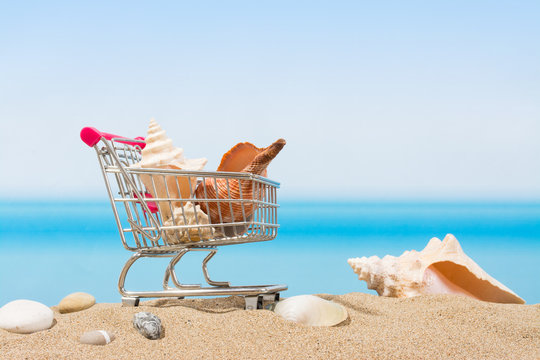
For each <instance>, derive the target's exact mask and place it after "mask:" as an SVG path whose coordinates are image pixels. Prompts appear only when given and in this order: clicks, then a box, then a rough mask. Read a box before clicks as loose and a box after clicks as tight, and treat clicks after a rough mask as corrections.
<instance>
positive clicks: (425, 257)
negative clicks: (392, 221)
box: [348, 234, 525, 304]
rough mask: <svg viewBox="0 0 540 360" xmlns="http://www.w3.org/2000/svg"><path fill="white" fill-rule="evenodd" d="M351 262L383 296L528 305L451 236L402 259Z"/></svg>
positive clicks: (408, 253)
mask: <svg viewBox="0 0 540 360" xmlns="http://www.w3.org/2000/svg"><path fill="white" fill-rule="evenodd" d="M348 263H349V265H350V266H351V267H352V268H353V270H354V272H355V273H356V274H358V279H360V280H364V281H366V282H367V284H368V288H369V289H372V290H376V291H377V293H378V294H379V295H381V296H392V297H412V296H417V295H421V294H461V295H466V296H469V297H472V298H475V299H479V300H484V301H490V302H497V303H515V304H524V303H525V301H524V300H523V299H522V298H520V297H519V296H517V295H516V294H515V293H514V292H513V291H512V290H510V289H509V288H507V287H506V286H504V285H503V284H501V283H500V282H499V281H497V280H496V279H494V278H493V277H491V276H490V275H489V274H488V273H486V272H485V271H484V270H483V269H482V268H481V267H480V266H478V264H476V263H475V262H474V261H473V260H472V259H471V258H470V257H468V256H467V255H466V254H465V252H463V249H462V248H461V245H460V244H459V242H458V241H457V239H456V238H455V237H454V236H453V235H451V234H448V235H446V237H445V238H444V240H443V241H442V242H441V240H439V239H437V238H433V239H431V240H430V241H429V243H428V244H427V246H426V247H425V248H424V250H422V251H419V252H418V251H415V250H411V251H405V252H404V253H403V254H402V255H401V256H399V257H395V256H390V255H386V256H385V257H383V258H382V259H380V258H378V257H377V256H372V257H370V258H366V257H362V258H354V259H349V260H348Z"/></svg>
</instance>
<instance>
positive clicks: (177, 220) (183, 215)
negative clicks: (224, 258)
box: [163, 201, 215, 245]
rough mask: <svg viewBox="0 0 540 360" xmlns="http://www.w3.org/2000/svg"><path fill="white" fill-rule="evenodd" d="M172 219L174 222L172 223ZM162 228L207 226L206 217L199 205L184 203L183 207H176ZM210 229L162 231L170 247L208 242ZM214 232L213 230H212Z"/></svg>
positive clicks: (210, 234) (210, 236)
mask: <svg viewBox="0 0 540 360" xmlns="http://www.w3.org/2000/svg"><path fill="white" fill-rule="evenodd" d="M173 219H174V221H173ZM163 225H164V226H172V225H209V221H208V216H207V215H206V214H205V213H204V212H202V211H201V209H200V207H199V205H193V204H192V203H191V202H189V201H188V202H186V203H184V205H183V207H182V206H179V207H176V208H175V209H174V211H173V216H172V218H170V219H169V220H167V221H165V222H164V223H163ZM212 230H213V229H211V228H210V227H193V228H188V229H170V230H165V231H164V236H165V237H166V239H167V242H168V243H169V244H170V245H173V244H179V243H186V242H189V241H190V240H191V241H192V242H197V241H203V240H208V239H210V238H212ZM214 232H215V230H214Z"/></svg>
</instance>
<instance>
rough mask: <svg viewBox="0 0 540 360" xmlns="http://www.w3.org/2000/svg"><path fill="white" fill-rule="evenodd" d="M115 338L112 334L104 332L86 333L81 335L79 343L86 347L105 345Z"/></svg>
mask: <svg viewBox="0 0 540 360" xmlns="http://www.w3.org/2000/svg"><path fill="white" fill-rule="evenodd" d="M115 338H116V336H114V334H113V333H111V332H108V331H105V330H94V331H88V332H85V333H84V334H82V336H81V338H80V339H79V342H80V343H81V344H88V345H107V344H109V343H110V342H111V341H113V340H114V339H115Z"/></svg>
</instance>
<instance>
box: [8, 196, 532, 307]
mask: <svg viewBox="0 0 540 360" xmlns="http://www.w3.org/2000/svg"><path fill="white" fill-rule="evenodd" d="M280 205H281V207H280V209H279V216H278V217H279V223H280V225H281V227H280V229H279V232H278V236H277V238H276V239H275V240H272V241H268V242H260V243H251V244H242V245H233V246H225V247H222V248H220V250H219V251H218V254H217V255H216V256H215V257H214V258H213V259H212V260H211V262H210V263H209V265H208V269H209V272H210V275H211V277H212V278H213V279H215V280H227V281H231V283H232V284H233V285H257V284H287V285H288V286H289V290H288V291H286V292H284V293H283V294H282V296H285V297H287V296H292V295H299V294H315V293H331V294H344V293H348V292H367V293H372V294H376V293H375V292H374V291H372V290H368V289H367V287H366V284H365V283H364V282H360V281H359V280H358V279H357V277H356V274H354V273H353V271H352V269H351V268H350V267H349V265H348V264H347V259H348V258H351V257H360V256H371V255H377V256H381V257H382V256H384V255H386V254H390V255H395V256H397V255H400V254H401V253H402V252H403V251H405V250H410V249H416V250H420V249H422V248H423V247H424V246H425V245H426V244H427V242H428V241H429V239H431V238H432V237H438V238H440V239H442V238H444V236H445V235H446V234H448V233H451V234H453V235H455V236H456V237H457V238H458V240H459V241H460V243H461V245H462V247H463V249H464V250H465V252H466V253H467V254H468V255H469V256H470V257H472V258H473V259H474V260H475V261H476V262H477V263H478V264H479V265H480V266H481V267H482V268H483V269H484V270H486V271H487V272H488V273H489V274H490V275H492V276H493V277H495V278H496V279H498V280H499V281H501V282H502V283H503V284H505V285H506V286H508V287H509V288H511V289H512V290H513V291H514V292H516V293H517V294H518V295H520V296H521V297H522V298H524V299H525V300H526V301H527V303H529V304H535V303H540V203H508V202H489V203H450V202H448V203H442V202H440V203H435V202H424V203H422V202H306V201H290V200H289V201H287V200H285V201H281V202H280ZM205 254H206V253H193V254H188V255H186V256H185V260H184V259H183V260H182V261H181V262H180V264H179V265H178V266H177V274H178V276H179V278H180V281H182V282H185V283H201V282H204V280H203V277H202V272H201V270H200V262H201V261H202V258H203V257H204V256H205ZM130 255H131V252H129V251H127V250H125V249H124V248H123V246H122V244H121V241H120V237H119V235H118V232H117V229H116V224H115V222H114V219H113V214H112V210H111V208H110V205H109V203H108V202H107V201H105V200H104V201H101V200H98V201H96V200H88V201H67V200H66V201H55V202H52V201H35V202H31V201H23V202H14V201H11V200H3V201H1V202H0V306H1V305H3V304H5V303H7V302H9V301H11V300H14V299H19V298H27V299H33V300H37V301H40V302H43V303H45V304H47V305H49V306H51V305H55V304H57V303H58V301H59V300H60V299H61V298H62V297H64V296H65V295H67V294H69V293H71V292H75V291H84V292H88V293H91V294H93V295H94V296H95V297H96V299H97V301H98V302H119V301H120V294H119V293H118V291H117V281H118V275H119V273H120V270H121V269H122V267H123V264H124V263H125V261H126V260H127V259H128V258H129V256H130ZM166 264H167V260H166V259H144V260H141V261H140V262H137V263H136V264H135V265H134V267H133V268H132V271H131V272H130V274H129V275H128V278H127V282H126V288H127V289H128V290H159V289H161V282H162V279H163V271H164V270H165V266H166Z"/></svg>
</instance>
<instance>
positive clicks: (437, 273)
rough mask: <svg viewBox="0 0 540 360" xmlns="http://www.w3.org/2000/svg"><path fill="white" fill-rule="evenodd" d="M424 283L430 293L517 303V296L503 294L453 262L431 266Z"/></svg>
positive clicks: (437, 263)
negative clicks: (461, 295)
mask: <svg viewBox="0 0 540 360" xmlns="http://www.w3.org/2000/svg"><path fill="white" fill-rule="evenodd" d="M424 283H425V285H426V288H425V289H426V291H427V292H429V293H439V294H440V293H441V292H443V293H447V294H463V295H467V296H470V297H473V298H476V299H479V300H483V301H491V302H498V303H514V304H515V303H517V301H516V298H517V296H514V295H512V294H509V293H501V291H499V290H498V289H497V288H496V287H494V286H493V285H492V284H490V283H489V281H487V280H482V279H479V278H478V277H476V276H475V275H474V274H472V273H471V272H470V271H469V270H468V269H467V268H466V267H465V266H462V265H458V264H456V263H454V262H451V261H441V262H436V263H433V264H431V265H430V266H429V267H428V268H427V269H426V272H425V273H424ZM437 290H439V291H437ZM519 300H521V299H519ZM520 303H523V302H521V301H520Z"/></svg>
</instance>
